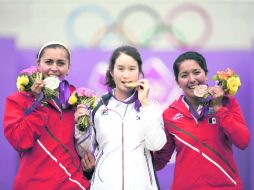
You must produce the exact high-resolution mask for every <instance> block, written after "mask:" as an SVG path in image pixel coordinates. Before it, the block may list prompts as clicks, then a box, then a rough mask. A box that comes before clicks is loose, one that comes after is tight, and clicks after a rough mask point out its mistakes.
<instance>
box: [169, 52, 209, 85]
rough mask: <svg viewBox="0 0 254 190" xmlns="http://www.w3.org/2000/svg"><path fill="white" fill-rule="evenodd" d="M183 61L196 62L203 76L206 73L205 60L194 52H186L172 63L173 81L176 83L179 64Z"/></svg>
mask: <svg viewBox="0 0 254 190" xmlns="http://www.w3.org/2000/svg"><path fill="white" fill-rule="evenodd" d="M185 60H194V61H196V62H197V63H198V64H199V66H200V67H201V68H202V69H203V70H204V71H205V74H207V73H208V69H207V65H206V60H205V58H204V57H203V56H202V55H201V54H200V53H198V52H194V51H187V52H185V53H183V54H181V55H179V56H178V57H177V59H176V60H175V62H174V65H173V70H174V74H175V80H176V81H178V75H179V66H180V65H181V63H182V62H183V61H185Z"/></svg>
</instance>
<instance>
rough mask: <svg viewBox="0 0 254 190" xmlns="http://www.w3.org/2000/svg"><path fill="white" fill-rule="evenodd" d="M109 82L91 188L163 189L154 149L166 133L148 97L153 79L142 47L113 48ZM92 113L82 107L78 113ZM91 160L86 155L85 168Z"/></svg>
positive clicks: (97, 123)
mask: <svg viewBox="0 0 254 190" xmlns="http://www.w3.org/2000/svg"><path fill="white" fill-rule="evenodd" d="M141 78H142V79H141ZM106 85H108V87H109V92H108V93H107V94H106V95H104V96H103V98H102V101H101V105H100V106H99V107H98V109H97V108H96V112H95V114H94V116H93V121H94V134H95V140H96V144H97V148H96V151H95V158H96V164H95V169H94V173H93V177H92V179H91V187H90V189H91V190H123V189H124V190H157V189H158V184H157V183H156V176H155V171H154V168H153V163H152V156H151V153H150V152H151V151H157V150H160V149H161V148H162V147H163V146H164V144H165V142H166V136H165V132H164V127H163V120H162V115H161V114H162V112H161V109H160V107H159V106H158V105H156V104H154V103H152V102H150V101H149V100H148V94H149V83H148V80H147V79H143V71H142V60H141V57H140V54H139V52H138V51H137V49H135V48H134V47H131V46H121V47H119V48H117V49H116V50H115V51H114V52H113V54H112V56H111V59H110V63H109V68H108V71H107V73H106ZM94 111H95V110H94ZM86 113H87V110H85V108H84V107H83V106H79V107H78V110H77V112H76V114H75V118H76V119H77V118H78V117H79V116H81V115H84V114H86ZM85 137H86V135H84V136H83V137H82V136H80V133H78V131H76V138H78V142H83V145H84V144H85V143H86V142H85V141H83V140H82V138H83V139H84V138H85ZM79 146H80V147H79V148H81V147H82V143H81V144H80V145H79ZM88 162H89V161H88V160H87V157H86V158H85V159H84V161H83V163H84V165H85V166H84V167H85V168H86V167H87V166H86V164H89V163H88Z"/></svg>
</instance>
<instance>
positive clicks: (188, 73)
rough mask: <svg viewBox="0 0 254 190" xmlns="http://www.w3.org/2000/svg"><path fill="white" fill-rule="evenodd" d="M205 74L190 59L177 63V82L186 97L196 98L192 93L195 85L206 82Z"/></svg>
mask: <svg viewBox="0 0 254 190" xmlns="http://www.w3.org/2000/svg"><path fill="white" fill-rule="evenodd" d="M206 81H207V75H206V73H205V71H204V70H203V69H202V68H201V66H200V65H199V64H198V63H197V62H196V61H195V60H192V59H187V60H184V61H183V62H181V63H180V64H179V74H178V77H177V83H178V85H179V87H180V88H181V89H182V90H183V92H184V94H185V96H186V97H187V98H188V99H193V98H194V99H196V98H195V96H194V93H193V89H194V88H195V86H197V85H200V84H206Z"/></svg>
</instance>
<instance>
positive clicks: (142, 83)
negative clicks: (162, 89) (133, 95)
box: [137, 79, 150, 107]
mask: <svg viewBox="0 0 254 190" xmlns="http://www.w3.org/2000/svg"><path fill="white" fill-rule="evenodd" d="M149 90H150V87H149V82H148V80H147V79H141V80H139V81H137V91H138V99H139V101H140V103H141V105H142V107H144V106H146V105H148V104H149V102H148V95H149Z"/></svg>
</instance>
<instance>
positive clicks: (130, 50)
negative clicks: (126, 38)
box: [105, 45, 144, 88]
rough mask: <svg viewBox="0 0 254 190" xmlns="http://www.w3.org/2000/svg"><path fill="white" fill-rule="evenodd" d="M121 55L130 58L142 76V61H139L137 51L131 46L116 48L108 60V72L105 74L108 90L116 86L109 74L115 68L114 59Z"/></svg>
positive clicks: (139, 57)
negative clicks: (135, 63) (133, 60)
mask: <svg viewBox="0 0 254 190" xmlns="http://www.w3.org/2000/svg"><path fill="white" fill-rule="evenodd" d="M121 54H126V55H129V56H131V57H132V58H133V59H135V60H136V61H137V63H138V69H139V73H141V74H142V75H143V76H144V73H143V70H142V60H141V56H140V54H139V52H138V50H137V49H136V48H134V47H132V46H127V45H125V46H120V47H118V48H116V49H115V50H114V52H113V53H112V55H111V58H110V62H109V67H108V70H107V72H106V80H105V84H106V85H107V86H108V87H110V88H115V87H116V84H115V81H114V79H113V77H112V76H111V74H110V72H113V70H114V67H115V62H116V59H117V58H118V57H119V56H120V55H121Z"/></svg>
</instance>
